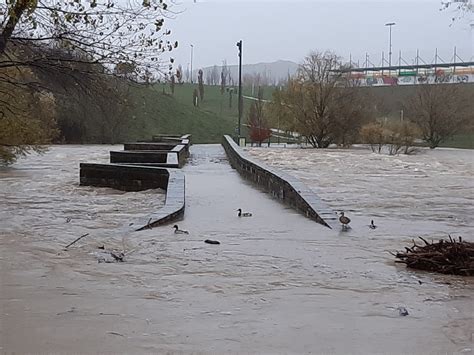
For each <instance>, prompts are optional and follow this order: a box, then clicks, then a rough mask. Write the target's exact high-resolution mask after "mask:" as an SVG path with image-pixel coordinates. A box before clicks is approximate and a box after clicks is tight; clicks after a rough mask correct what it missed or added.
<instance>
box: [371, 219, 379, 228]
mask: <svg viewBox="0 0 474 355" xmlns="http://www.w3.org/2000/svg"><path fill="white" fill-rule="evenodd" d="M369 228H370V229H375V228H377V226H376V225H375V224H374V220H371V221H370V224H369Z"/></svg>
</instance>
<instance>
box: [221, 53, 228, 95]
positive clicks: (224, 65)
mask: <svg viewBox="0 0 474 355" xmlns="http://www.w3.org/2000/svg"><path fill="white" fill-rule="evenodd" d="M226 85H227V62H226V61H225V60H224V62H223V63H222V71H221V94H222V95H223V94H224V92H225V88H226Z"/></svg>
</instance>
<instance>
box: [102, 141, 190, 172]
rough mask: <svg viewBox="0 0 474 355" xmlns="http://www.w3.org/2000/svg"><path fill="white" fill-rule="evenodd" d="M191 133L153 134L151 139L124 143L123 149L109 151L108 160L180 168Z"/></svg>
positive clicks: (186, 155) (187, 151)
mask: <svg viewBox="0 0 474 355" xmlns="http://www.w3.org/2000/svg"><path fill="white" fill-rule="evenodd" d="M190 139H191V135H189V134H186V135H183V136H176V137H174V136H171V137H170V136H153V141H152V142H148V141H144V142H137V143H125V144H124V150H123V151H115V152H110V162H111V163H118V164H132V165H145V166H157V167H165V168H181V167H182V166H184V164H185V163H186V159H187V158H188V157H189V146H190V145H191V140H190Z"/></svg>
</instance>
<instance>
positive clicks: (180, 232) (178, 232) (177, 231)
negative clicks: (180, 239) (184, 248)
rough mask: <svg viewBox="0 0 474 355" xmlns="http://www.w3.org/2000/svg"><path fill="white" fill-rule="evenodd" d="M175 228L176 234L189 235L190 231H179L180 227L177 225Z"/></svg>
mask: <svg viewBox="0 0 474 355" xmlns="http://www.w3.org/2000/svg"><path fill="white" fill-rule="evenodd" d="M173 228H174V234H189V232H188V231H185V230H182V229H179V227H178V225H177V224H175V225H174V226H173Z"/></svg>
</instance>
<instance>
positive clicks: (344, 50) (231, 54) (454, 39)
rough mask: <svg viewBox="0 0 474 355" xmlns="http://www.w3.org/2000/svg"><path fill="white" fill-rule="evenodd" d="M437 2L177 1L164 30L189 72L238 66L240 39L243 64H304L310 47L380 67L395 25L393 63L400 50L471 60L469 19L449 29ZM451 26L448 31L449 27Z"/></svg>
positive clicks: (446, 16)
mask: <svg viewBox="0 0 474 355" xmlns="http://www.w3.org/2000/svg"><path fill="white" fill-rule="evenodd" d="M440 7H441V2H440V0H409V1H408V0H379V1H375V0H372V1H370V0H366V1H357V0H331V1H327V0H326V1H324V0H291V1H290V0H196V3H194V0H180V5H178V6H176V7H175V8H174V9H175V10H178V9H179V10H182V13H180V14H179V15H177V16H176V18H175V19H173V20H168V22H167V26H168V28H170V29H171V30H172V32H173V35H172V38H173V40H174V39H176V40H178V41H179V48H178V49H177V50H176V51H174V52H173V53H172V56H173V57H174V58H175V59H176V63H178V64H182V65H183V67H184V68H186V66H187V65H188V64H189V62H190V52H191V50H190V44H193V45H194V59H193V68H194V69H197V68H200V67H205V66H210V65H213V64H221V63H222V60H224V59H226V60H227V62H228V64H236V63H237V60H238V58H237V47H236V42H237V41H238V40H240V39H242V40H243V43H244V55H243V60H244V64H245V63H248V64H251V63H258V62H272V61H276V60H279V59H284V60H292V61H295V62H301V60H302V59H303V58H304V56H305V55H307V54H308V53H309V52H310V51H311V50H326V49H329V50H332V51H335V52H336V53H338V54H339V55H341V56H343V57H345V58H346V59H347V60H348V59H349V55H350V54H352V58H353V59H355V60H357V59H359V60H360V62H361V63H362V62H363V61H364V60H365V53H366V52H368V54H369V56H370V60H371V61H372V62H373V63H374V64H376V65H378V64H380V62H381V52H382V51H385V55H387V53H388V42H389V31H388V27H385V26H384V24H385V23H387V22H396V25H395V26H394V27H393V32H392V45H393V55H392V63H394V62H397V61H398V52H399V50H402V54H403V57H404V59H405V60H406V61H409V62H411V60H412V59H413V58H414V57H415V54H416V49H417V48H418V49H419V50H420V54H421V57H422V58H423V59H424V60H425V61H426V62H428V61H432V59H433V58H434V52H435V48H436V47H437V48H438V50H439V53H440V56H441V57H442V59H444V60H445V61H448V60H450V59H452V56H453V48H454V46H456V47H457V52H458V54H459V55H460V56H461V57H462V58H463V59H464V60H465V61H467V60H470V59H471V56H472V55H473V53H472V47H473V43H472V36H471V34H470V24H469V23H470V22H469V21H471V23H473V22H472V16H471V17H470V19H469V18H465V19H461V20H459V21H457V22H455V23H454V24H452V25H451V18H452V17H453V15H454V14H453V12H452V11H451V10H448V11H440ZM450 25H451V26H450Z"/></svg>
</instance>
